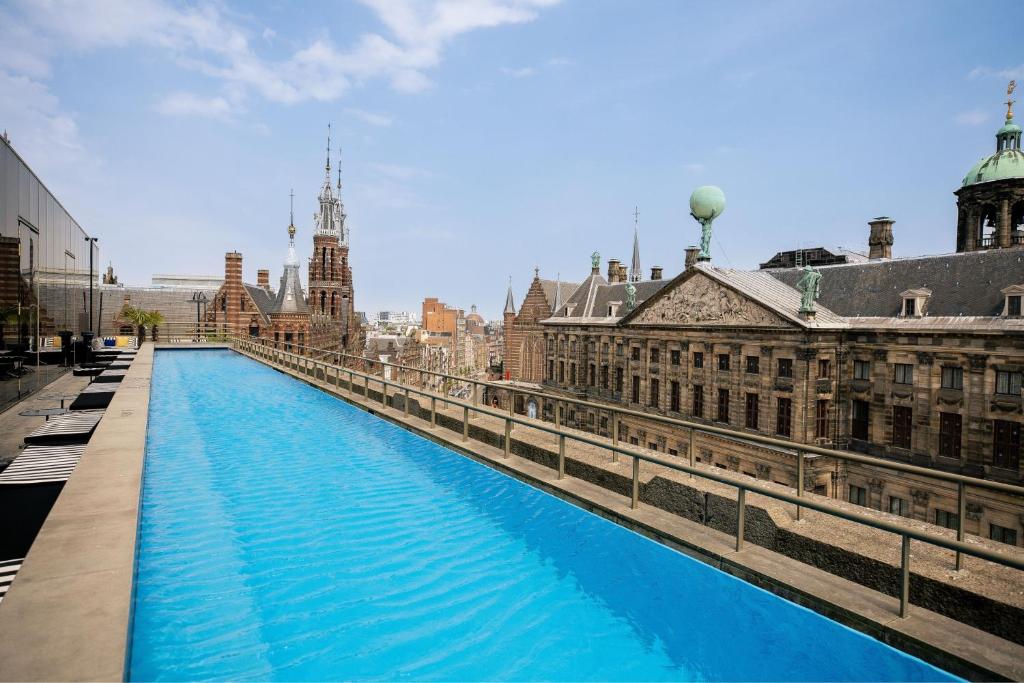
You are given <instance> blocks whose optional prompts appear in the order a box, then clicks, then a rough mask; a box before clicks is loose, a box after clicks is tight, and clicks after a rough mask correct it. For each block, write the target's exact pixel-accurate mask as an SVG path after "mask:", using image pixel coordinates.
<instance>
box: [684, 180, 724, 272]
mask: <svg viewBox="0 0 1024 683" xmlns="http://www.w3.org/2000/svg"><path fill="white" fill-rule="evenodd" d="M723 211H725V193H724V192H722V190H721V189H719V188H717V187H715V186H714V185H703V186H701V187H698V188H697V189H696V190H694V191H693V194H691V195H690V215H691V216H693V217H694V219H695V220H696V221H697V222H698V223H700V254H699V255H698V256H697V258H698V259H699V260H701V261H708V260H710V259H711V223H712V222H713V221H714V220H715V219H716V218H718V217H719V216H721V215H722V212H723Z"/></svg>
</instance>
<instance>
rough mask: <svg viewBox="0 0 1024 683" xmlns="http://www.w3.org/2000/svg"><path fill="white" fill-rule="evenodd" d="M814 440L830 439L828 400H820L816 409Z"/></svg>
mask: <svg viewBox="0 0 1024 683" xmlns="http://www.w3.org/2000/svg"><path fill="white" fill-rule="evenodd" d="M814 438H816V439H827V438H828V399H827V398H822V399H818V402H817V403H815V407H814Z"/></svg>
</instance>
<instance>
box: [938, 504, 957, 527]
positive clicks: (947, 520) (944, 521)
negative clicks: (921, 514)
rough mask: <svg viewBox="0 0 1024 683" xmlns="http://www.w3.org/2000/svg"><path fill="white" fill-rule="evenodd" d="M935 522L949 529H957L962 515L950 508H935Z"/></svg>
mask: <svg viewBox="0 0 1024 683" xmlns="http://www.w3.org/2000/svg"><path fill="white" fill-rule="evenodd" d="M935 523H936V524H937V525H938V526H941V527H945V528H947V529H956V528H957V526H958V525H959V524H960V515H958V514H956V513H955V512H950V511H948V510H938V509H936V510H935Z"/></svg>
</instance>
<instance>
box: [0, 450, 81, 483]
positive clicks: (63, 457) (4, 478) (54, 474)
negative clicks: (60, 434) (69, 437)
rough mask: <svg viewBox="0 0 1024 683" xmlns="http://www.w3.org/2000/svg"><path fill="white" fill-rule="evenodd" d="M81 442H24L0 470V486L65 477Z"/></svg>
mask: <svg viewBox="0 0 1024 683" xmlns="http://www.w3.org/2000/svg"><path fill="white" fill-rule="evenodd" d="M85 446H86V445H85V444H84V443H81V444H65V445H63V446H26V447H25V450H23V451H22V452H21V454H20V455H19V456H18V457H17V458H15V459H14V461H13V462H12V463H11V464H10V465H8V466H7V469H5V470H4V471H3V472H0V486H12V485H25V484H51V483H56V482H64V481H67V480H68V477H70V476H71V473H72V472H73V471H74V469H75V465H77V464H78V461H79V460H81V459H82V454H83V453H84V452H85Z"/></svg>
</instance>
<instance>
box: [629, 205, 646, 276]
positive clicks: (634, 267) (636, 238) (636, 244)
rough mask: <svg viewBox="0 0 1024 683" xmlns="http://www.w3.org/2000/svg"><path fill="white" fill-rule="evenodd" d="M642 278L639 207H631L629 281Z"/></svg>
mask: <svg viewBox="0 0 1024 683" xmlns="http://www.w3.org/2000/svg"><path fill="white" fill-rule="evenodd" d="M643 278H644V275H643V270H642V269H641V267H640V207H638V206H635V207H633V261H632V262H631V263H630V265H629V281H630V282H640V280H642V279H643Z"/></svg>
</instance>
